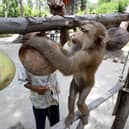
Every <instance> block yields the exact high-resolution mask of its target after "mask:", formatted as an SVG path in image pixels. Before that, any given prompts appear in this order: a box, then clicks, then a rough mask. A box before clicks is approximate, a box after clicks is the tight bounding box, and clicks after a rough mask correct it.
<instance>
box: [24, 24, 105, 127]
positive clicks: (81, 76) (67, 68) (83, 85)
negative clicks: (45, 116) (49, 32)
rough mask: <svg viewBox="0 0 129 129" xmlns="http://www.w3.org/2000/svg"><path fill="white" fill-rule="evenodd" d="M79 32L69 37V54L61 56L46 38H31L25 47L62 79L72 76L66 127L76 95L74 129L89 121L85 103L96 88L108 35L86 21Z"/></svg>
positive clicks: (57, 49) (100, 26)
mask: <svg viewBox="0 0 129 129" xmlns="http://www.w3.org/2000/svg"><path fill="white" fill-rule="evenodd" d="M79 28H80V30H79V31H77V32H75V33H74V34H73V35H72V37H71V40H72V42H73V44H74V45H73V46H74V47H72V48H71V53H70V54H64V52H63V51H62V50H61V49H60V48H52V47H51V45H50V44H51V42H52V41H51V40H48V39H47V38H45V37H33V38H30V39H28V40H27V41H26V42H25V43H26V44H28V45H30V46H32V47H34V48H36V49H37V50H39V52H40V53H41V54H42V55H43V56H45V57H46V58H47V59H48V60H49V61H50V62H51V63H52V65H53V66H54V67H55V68H57V69H58V70H59V71H60V72H62V73H63V74H64V75H66V76H68V75H73V79H72V81H71V84H70V90H69V97H68V115H67V117H66V119H65V125H66V127H69V126H70V125H71V124H72V122H73V118H74V107H75V101H76V99H77V95H78V100H77V107H78V109H79V111H80V113H81V115H80V120H79V123H78V125H77V129H83V128H84V125H86V124H87V123H88V118H89V110H88V106H87V104H86V103H85V100H86V98H87V96H88V94H89V93H90V91H91V89H92V87H93V86H94V84H95V73H96V71H97V69H98V67H99V65H100V64H101V62H102V60H103V57H104V51H105V42H104V41H105V38H106V34H107V33H106V28H105V27H104V25H103V24H101V23H99V22H96V21H85V22H84V23H83V24H81V25H80V26H79Z"/></svg>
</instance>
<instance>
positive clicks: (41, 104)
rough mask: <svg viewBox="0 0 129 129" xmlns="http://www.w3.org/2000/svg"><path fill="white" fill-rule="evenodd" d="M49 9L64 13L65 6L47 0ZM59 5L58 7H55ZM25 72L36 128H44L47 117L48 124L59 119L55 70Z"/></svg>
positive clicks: (56, 0)
mask: <svg viewBox="0 0 129 129" xmlns="http://www.w3.org/2000/svg"><path fill="white" fill-rule="evenodd" d="M48 5H49V7H50V11H51V13H52V14H54V15H55V12H56V14H57V15H64V12H65V6H64V3H63V2H62V0H48ZM57 7H59V8H57ZM60 13H61V14H60ZM25 72H26V75H25V76H26V78H25V79H24V80H26V82H27V83H25V84H24V86H25V88H27V89H29V90H30V91H31V93H30V100H31V103H32V109H33V114H34V117H35V121H36V129H45V120H46V117H48V119H49V121H50V126H53V125H54V124H56V123H57V122H58V121H59V119H60V115H59V98H58V96H59V93H60V90H59V86H58V82H57V78H56V72H54V73H51V74H49V75H46V76H36V75H33V74H32V73H30V72H28V71H27V70H26V69H25Z"/></svg>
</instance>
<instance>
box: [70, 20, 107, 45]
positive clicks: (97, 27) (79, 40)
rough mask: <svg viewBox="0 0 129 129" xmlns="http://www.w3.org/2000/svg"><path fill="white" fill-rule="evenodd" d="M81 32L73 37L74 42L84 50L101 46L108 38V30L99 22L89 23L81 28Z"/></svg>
mask: <svg viewBox="0 0 129 129" xmlns="http://www.w3.org/2000/svg"><path fill="white" fill-rule="evenodd" d="M79 28H80V31H78V32H75V33H74V34H73V35H72V42H73V43H75V44H81V46H82V48H89V47H91V46H92V45H93V44H96V45H97V44H98V45H99V44H100V43H101V42H103V41H104V38H105V37H106V28H105V27H104V25H102V24H101V23H99V22H95V21H87V22H85V23H84V24H83V25H81V26H80V27H79Z"/></svg>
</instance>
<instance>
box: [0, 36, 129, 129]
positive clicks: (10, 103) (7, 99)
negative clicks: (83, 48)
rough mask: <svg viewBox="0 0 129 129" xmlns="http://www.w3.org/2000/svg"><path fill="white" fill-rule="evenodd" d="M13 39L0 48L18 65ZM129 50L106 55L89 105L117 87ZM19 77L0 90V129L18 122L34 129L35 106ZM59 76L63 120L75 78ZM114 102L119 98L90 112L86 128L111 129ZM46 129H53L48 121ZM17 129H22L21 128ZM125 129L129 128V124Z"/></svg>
mask: <svg viewBox="0 0 129 129" xmlns="http://www.w3.org/2000/svg"><path fill="white" fill-rule="evenodd" d="M14 38H15V37H12V38H2V39H0V49H2V50H4V51H6V53H7V54H8V55H9V56H10V57H11V58H12V59H13V61H14V62H15V64H19V59H18V56H17V55H18V49H19V47H20V44H10V43H9V42H10V41H12V40H13V39H14ZM127 50H128V48H125V49H124V51H118V52H112V53H108V54H106V55H105V60H103V62H102V64H101V66H100V67H99V69H98V71H97V73H96V83H95V86H94V88H93V89H92V91H91V93H90V95H89V96H88V99H87V101H86V103H90V102H91V101H93V100H95V99H96V98H98V97H100V96H102V95H103V94H105V93H106V91H107V90H109V89H110V88H112V87H113V86H114V85H115V84H116V82H117V81H118V79H119V76H120V74H121V72H122V68H123V64H122V63H121V61H124V57H125V56H126V55H127ZM114 58H115V59H116V60H118V62H116V63H115V62H113V59H114ZM127 67H129V64H127V66H126V70H125V71H126V72H127ZM126 72H125V73H124V76H125V75H126ZM18 76H19V75H18V73H16V75H15V79H14V80H13V82H12V83H11V84H10V85H9V86H8V87H7V88H6V89H4V90H2V91H0V129H10V127H11V126H13V125H16V124H17V123H18V122H20V123H21V124H22V125H23V126H24V128H25V129H35V122H34V117H33V113H32V105H31V103H30V100H29V90H27V89H25V88H24V87H23V85H22V84H21V82H19V81H18V80H17V77H18ZM57 77H58V81H59V85H60V89H61V93H60V95H59V101H60V116H61V119H63V118H65V117H66V115H67V97H68V92H69V83H70V81H71V78H72V77H71V76H69V77H65V76H63V75H62V74H61V73H59V72H58V71H57ZM115 100H116V95H114V96H113V97H111V98H110V99H109V100H108V101H106V102H105V103H103V104H102V105H101V106H99V107H98V108H97V109H95V110H93V111H92V112H91V113H90V119H89V124H88V125H87V126H86V127H85V129H110V127H111V125H112V122H113V119H114V117H113V116H112V111H113V108H114V105H115ZM76 123H77V122H75V124H73V125H72V126H71V129H74V128H75V126H76ZM46 128H47V129H49V128H50V126H49V122H48V121H47V122H46ZM11 129H12V128H11ZM17 129H22V127H21V128H20V127H19V128H17ZM125 129H129V121H128V122H127V124H126V127H125Z"/></svg>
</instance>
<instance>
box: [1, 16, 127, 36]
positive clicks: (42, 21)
mask: <svg viewBox="0 0 129 129" xmlns="http://www.w3.org/2000/svg"><path fill="white" fill-rule="evenodd" d="M85 20H95V21H98V22H101V23H103V24H104V25H106V26H107V25H110V26H114V24H115V25H116V24H117V25H119V24H120V22H121V21H127V20H129V14H108V15H96V14H93V15H91V14H90V15H88V14H87V15H83V16H64V17H61V16H52V17H44V18H43V17H40V18H34V17H26V18H24V17H18V18H2V17H1V18H0V33H1V34H2V33H6V34H7V33H19V34H24V33H28V32H35V31H45V30H58V29H64V28H65V29H70V28H75V27H77V26H78V25H80V22H81V23H82V22H85Z"/></svg>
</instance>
